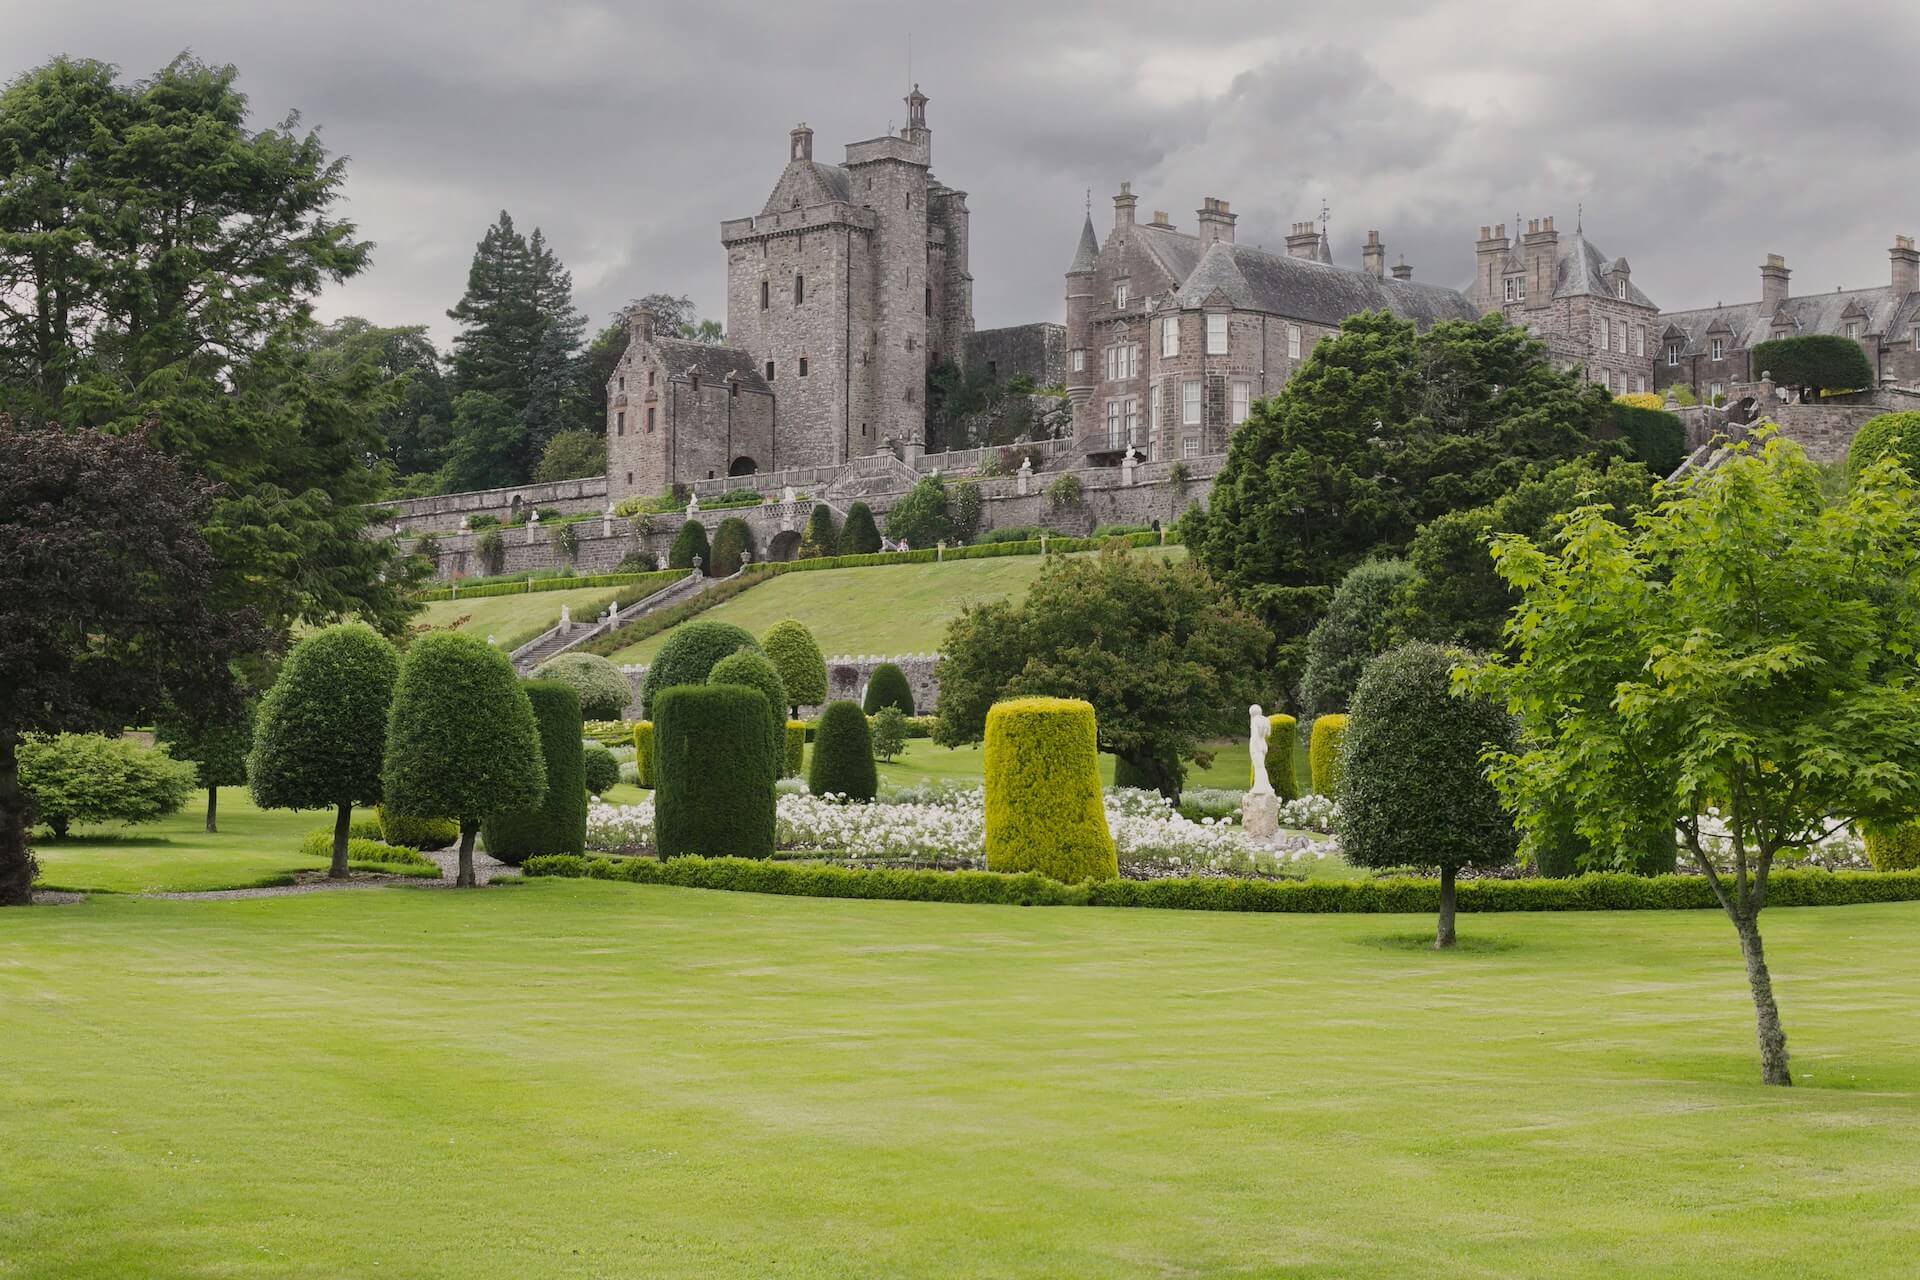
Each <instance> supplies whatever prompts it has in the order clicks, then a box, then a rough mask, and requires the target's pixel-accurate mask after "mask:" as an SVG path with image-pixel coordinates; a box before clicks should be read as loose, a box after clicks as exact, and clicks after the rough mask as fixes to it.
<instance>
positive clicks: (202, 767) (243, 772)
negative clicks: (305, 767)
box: [155, 705, 253, 832]
mask: <svg viewBox="0 0 1920 1280" xmlns="http://www.w3.org/2000/svg"><path fill="white" fill-rule="evenodd" d="M155 731H156V734H155V736H156V737H157V738H158V740H159V741H161V742H163V743H165V744H166V745H167V748H168V750H169V751H171V752H172V754H173V757H174V759H176V760H185V761H189V762H191V763H192V765H193V767H194V771H195V780H196V781H197V782H198V783H199V785H200V786H201V787H202V788H204V789H205V790H206V793H207V830H208V831H209V832H212V831H218V830H219V814H220V788H221V787H237V786H239V785H240V784H242V783H244V782H245V781H246V780H247V754H248V753H249V752H251V751H252V750H253V708H252V707H251V706H247V705H242V706H240V707H239V708H238V709H237V710H235V711H232V712H230V713H228V714H226V715H211V716H209V715H202V714H198V713H196V712H186V711H182V710H179V709H172V710H169V711H168V712H167V713H166V715H165V717H164V718H162V719H160V720H159V721H157V723H156V724H155Z"/></svg>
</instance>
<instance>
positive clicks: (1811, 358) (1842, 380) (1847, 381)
mask: <svg viewBox="0 0 1920 1280" xmlns="http://www.w3.org/2000/svg"><path fill="white" fill-rule="evenodd" d="M1747 369H1748V371H1749V372H1750V373H1751V374H1752V376H1754V377H1755V378H1759V377H1762V376H1765V375H1768V374H1771V375H1772V376H1773V381H1774V383H1775V384H1776V385H1778V386H1783V387H1818V388H1820V389H1821V390H1822V391H1852V390H1857V389H1859V388H1863V387H1871V386H1872V385H1873V366H1872V365H1871V364H1870V363H1868V361H1867V353H1866V352H1864V351H1862V350H1861V349H1860V344H1859V343H1858V342H1855V341H1854V340H1853V339H1852V338H1843V337H1841V336H1839V335H1838V334H1832V333H1810V334H1807V335H1805V336H1804V337H1799V338H1775V339H1774V340H1773V341H1771V342H1762V343H1760V344H1759V345H1758V346H1756V347H1754V348H1753V350H1751V351H1749V352H1748V353H1747Z"/></svg>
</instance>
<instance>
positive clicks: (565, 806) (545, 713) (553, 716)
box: [480, 680, 620, 867]
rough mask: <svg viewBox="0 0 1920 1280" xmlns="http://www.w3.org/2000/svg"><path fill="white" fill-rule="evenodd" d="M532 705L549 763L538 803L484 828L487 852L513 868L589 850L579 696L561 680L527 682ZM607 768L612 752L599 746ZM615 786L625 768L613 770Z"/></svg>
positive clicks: (492, 818) (491, 821) (495, 818)
mask: <svg viewBox="0 0 1920 1280" xmlns="http://www.w3.org/2000/svg"><path fill="white" fill-rule="evenodd" d="M523 687H524V688H525V689H526V693H527V702H528V705H530V706H531V707H532V708H533V718H534V721H535V723H537V724H538V725H539V726H540V757H541V759H542V760H543V761H545V763H546V781H545V788H544V791H543V793H542V797H541V800H540V801H539V803H537V804H534V805H529V806H528V807H527V808H525V809H522V810H519V811H517V812H513V813H498V814H494V815H492V816H490V817H489V818H487V820H486V821H485V822H483V823H482V824H481V826H480V838H481V839H482V840H484V841H486V845H487V852H488V853H490V854H492V855H493V856H494V857H496V858H498V859H500V861H502V862H504V863H507V864H508V865H509V866H515V867H517V866H519V865H520V864H521V863H522V862H524V861H525V860H526V859H528V858H530V857H532V856H533V855H534V854H536V853H583V852H585V851H586V847H587V781H586V749H585V747H584V746H583V745H582V743H581V738H580V729H581V718H580V696H579V694H578V693H576V692H575V691H574V688H573V686H572V685H570V684H567V683H566V682H565V681H561V680H528V681H526V682H524V686H523ZM594 750H596V751H600V752H602V753H604V754H605V755H606V757H607V761H608V763H610V764H611V763H612V761H613V753H612V752H609V751H607V749H606V748H605V747H602V746H598V745H596V746H595V748H594ZM613 777H614V781H615V782H618V781H619V780H620V766H619V765H617V764H615V765H613Z"/></svg>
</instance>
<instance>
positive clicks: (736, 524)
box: [707, 516, 753, 578]
mask: <svg viewBox="0 0 1920 1280" xmlns="http://www.w3.org/2000/svg"><path fill="white" fill-rule="evenodd" d="M752 552H753V530H752V528H750V527H749V526H748V524H747V522H746V521H745V520H742V519H741V518H740V517H739V516H728V517H727V518H726V519H725V520H722V521H721V522H720V527H719V528H718V529H715V530H714V531H713V559H712V560H711V561H709V562H708V568H707V572H708V573H710V574H712V575H713V576H714V577H716V578H731V577H732V576H733V575H734V574H736V573H738V572H740V566H741V565H743V564H745V563H746V561H747V557H748V556H749V555H750V554H752Z"/></svg>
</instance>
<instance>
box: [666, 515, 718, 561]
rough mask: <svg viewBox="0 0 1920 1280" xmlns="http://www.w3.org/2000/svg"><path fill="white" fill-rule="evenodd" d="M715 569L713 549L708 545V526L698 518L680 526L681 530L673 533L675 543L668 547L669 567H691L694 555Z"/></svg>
mask: <svg viewBox="0 0 1920 1280" xmlns="http://www.w3.org/2000/svg"><path fill="white" fill-rule="evenodd" d="M695 556H698V557H699V558H700V563H701V564H702V565H705V566H706V571H707V572H708V573H711V572H712V571H713V550H712V548H710V547H709V546H707V526H705V525H703V524H701V523H700V522H699V521H698V520H689V521H687V522H686V523H685V524H683V525H681V526H680V532H679V533H676V534H674V535H673V545H672V546H671V547H668V548H667V568H669V569H691V568H693V561H694V557H695Z"/></svg>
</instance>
